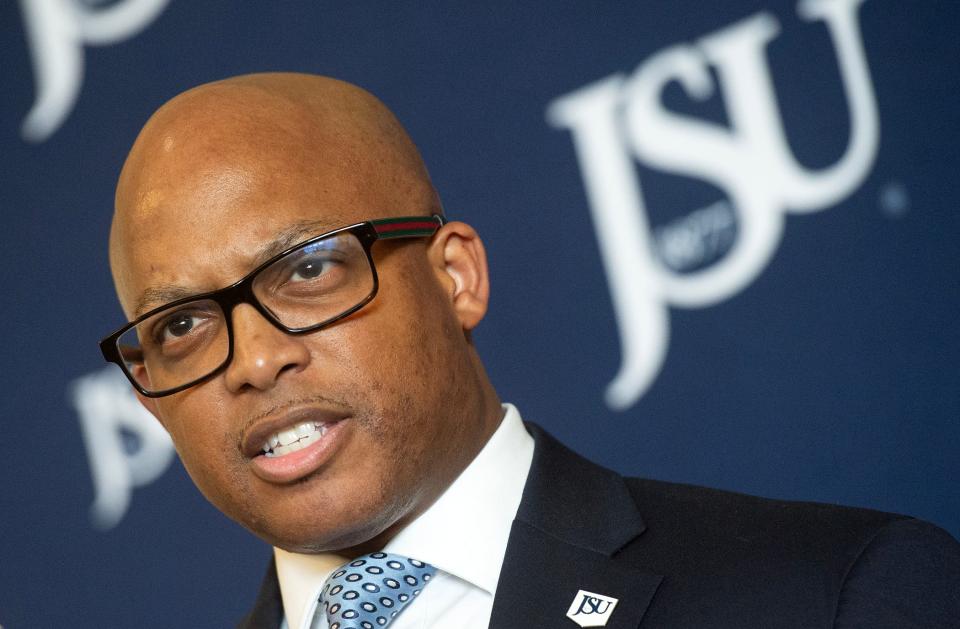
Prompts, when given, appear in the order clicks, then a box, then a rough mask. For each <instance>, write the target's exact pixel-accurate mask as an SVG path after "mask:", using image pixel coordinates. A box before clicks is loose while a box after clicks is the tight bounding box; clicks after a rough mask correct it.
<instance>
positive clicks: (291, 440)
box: [263, 422, 327, 457]
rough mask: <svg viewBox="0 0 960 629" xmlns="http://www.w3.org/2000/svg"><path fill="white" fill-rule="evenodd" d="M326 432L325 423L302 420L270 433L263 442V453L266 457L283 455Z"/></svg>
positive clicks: (312, 441) (318, 438)
mask: <svg viewBox="0 0 960 629" xmlns="http://www.w3.org/2000/svg"><path fill="white" fill-rule="evenodd" d="M326 432H327V425H326V424H321V423H319V422H302V423H299V424H297V425H296V426H294V427H293V428H288V429H286V430H281V431H279V432H276V433H274V434H272V435H270V438H269V439H267V440H266V441H265V442H264V444H263V453H264V454H265V455H266V456H268V457H275V456H283V455H285V454H290V453H291V452H296V451H297V450H302V449H303V448H306V447H307V446H308V445H310V444H312V443H314V442H316V441H319V440H320V438H321V437H323V435H324V434H326Z"/></svg>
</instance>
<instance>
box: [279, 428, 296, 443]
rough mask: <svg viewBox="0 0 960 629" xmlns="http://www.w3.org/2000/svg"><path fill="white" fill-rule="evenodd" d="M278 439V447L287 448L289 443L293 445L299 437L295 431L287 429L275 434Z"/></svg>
mask: <svg viewBox="0 0 960 629" xmlns="http://www.w3.org/2000/svg"><path fill="white" fill-rule="evenodd" d="M277 436H278V437H280V445H282V446H288V445H290V444H291V443H295V442H296V441H297V440H298V439H299V438H300V437H298V436H297V431H296V430H293V429H287V430H283V431H281V432H279V433H278V434H277Z"/></svg>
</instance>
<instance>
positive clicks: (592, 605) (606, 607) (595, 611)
mask: <svg viewBox="0 0 960 629" xmlns="http://www.w3.org/2000/svg"><path fill="white" fill-rule="evenodd" d="M618 601H619V599H616V598H612V597H610V596H604V595H603V594H596V593H594V592H587V591H586V590H580V591H579V592H577V595H576V596H575V597H573V603H571V604H570V609H569V610H567V618H569V619H570V620H572V621H573V622H575V623H577V624H578V625H580V626H581V627H603V626H606V624H607V621H608V620H610V614H612V613H613V608H614V607H616V606H617V602H618Z"/></svg>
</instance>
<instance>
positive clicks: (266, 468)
mask: <svg viewBox="0 0 960 629" xmlns="http://www.w3.org/2000/svg"><path fill="white" fill-rule="evenodd" d="M348 419H349V418H348V416H347V415H346V414H341V413H338V412H335V411H330V410H327V409H323V408H317V407H313V406H304V407H299V408H294V409H292V410H288V411H286V412H284V413H282V414H279V415H275V416H273V417H272V418H270V419H266V420H263V421H261V422H259V423H258V424H256V425H255V426H254V427H252V428H251V429H250V430H248V431H247V434H245V435H244V437H243V439H242V442H241V449H242V451H243V453H244V455H245V456H246V457H247V458H248V459H249V460H250V463H251V468H250V469H251V470H252V471H253V473H254V474H256V475H257V476H258V477H260V478H261V479H263V480H265V481H267V482H269V483H275V484H277V483H279V484H285V483H292V482H295V481H298V480H301V479H303V478H306V477H307V476H309V475H311V474H313V473H314V472H316V471H317V470H319V469H321V468H322V467H323V466H324V465H326V464H327V462H328V461H329V460H330V459H331V457H332V456H334V453H335V452H336V450H338V449H339V448H340V447H341V444H342V443H344V440H345V438H347V436H348V435H349V433H350V429H349V423H350V422H349V421H347V420H348Z"/></svg>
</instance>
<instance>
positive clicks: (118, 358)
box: [100, 214, 447, 398]
mask: <svg viewBox="0 0 960 629" xmlns="http://www.w3.org/2000/svg"><path fill="white" fill-rule="evenodd" d="M446 222H447V219H446V218H445V217H444V216H443V215H441V214H434V215H432V216H404V217H396V218H381V219H374V220H370V221H364V222H362V223H355V224H353V225H348V226H346V227H340V228H338V229H334V230H332V231H328V232H324V233H322V234H320V235H319V236H314V237H312V238H309V239H307V240H304V241H302V242H299V243H297V244H295V245H293V246H291V247H289V248H287V249H285V250H284V251H282V252H280V253H278V254H277V255H275V256H273V257H271V258H270V259H269V260H267V261H266V262H263V263H262V264H260V265H258V266H257V267H256V268H255V269H253V270H252V271H250V272H249V273H247V274H246V275H245V276H243V277H242V278H241V279H239V280H237V281H236V282H234V283H233V284H231V285H229V286H225V287H223V288H218V289H216V290H212V291H208V292H206V293H198V294H196V295H191V296H189V297H183V298H181V299H176V300H174V301H171V302H169V303H166V304H163V305H162V306H158V307H156V308H153V309H152V310H150V311H149V312H147V313H145V314H143V315H140V316H139V317H137V318H136V319H134V320H133V321H131V322H129V323H127V324H126V325H124V326H123V327H121V328H120V329H119V330H117V331H116V332H114V333H113V334H110V335H109V336H107V337H105V338H104V339H102V340H101V341H100V352H101V353H102V354H103V358H104V359H105V360H106V361H107V362H110V363H114V364H116V365H118V366H119V367H120V369H121V371H123V374H124V375H125V376H126V377H127V380H129V381H130V384H132V385H133V387H134V388H135V389H136V390H137V391H138V392H139V393H140V394H141V395H143V396H144V397H149V398H158V397H164V396H167V395H172V394H174V393H179V392H180V391H184V390H186V389H189V388H190V387H193V386H196V385H198V384H200V383H201V382H204V381H206V380H209V379H210V378H213V377H214V376H216V375H217V374H219V373H221V372H222V371H223V370H224V369H226V368H227V366H228V365H229V364H230V362H231V361H232V360H233V340H234V339H233V317H232V313H233V309H234V308H236V307H237V306H238V305H240V304H250V305H251V306H253V307H254V308H255V309H256V310H257V312H259V313H260V314H261V315H263V317H264V318H265V319H266V320H267V321H269V322H270V323H272V324H273V325H274V327H276V328H277V329H279V330H281V331H283V332H286V333H287V334H294V335H299V334H306V333H307V332H315V331H317V330H320V329H322V328H325V327H328V326H330V325H333V324H334V323H336V322H337V321H340V320H341V319H343V318H345V317H349V316H350V315H352V314H353V313H355V312H357V311H358V310H360V309H361V308H363V307H364V306H366V305H367V304H369V303H370V302H371V301H372V300H373V298H374V297H376V296H377V291H378V290H379V287H380V280H379V278H378V276H377V267H376V265H375V264H374V262H373V253H372V252H371V247H372V246H373V243H375V242H377V241H378V240H386V239H395V238H396V239H399V238H428V237H431V236H433V235H434V234H435V233H436V232H437V231H438V230H439V229H440V228H441V227H442V226H443V225H444V224H446ZM345 232H349V233H351V234H353V235H354V236H355V237H356V238H357V240H359V241H360V245H361V246H362V247H363V250H364V253H366V256H367V262H368V263H369V265H370V272H371V274H372V275H373V286H372V288H371V289H370V293H369V294H368V295H367V296H366V297H365V298H364V299H363V300H361V301H360V303H358V304H356V305H355V306H353V307H352V308H349V309H347V310H346V311H345V312H342V313H340V314H339V315H337V316H335V317H331V318H329V319H326V320H325V321H321V322H320V323H317V324H314V325H310V326H307V327H303V328H291V327H288V326H286V325H284V324H283V323H281V322H280V321H279V320H278V319H277V317H276V316H275V315H274V314H273V313H272V312H270V309H269V308H267V307H266V306H264V305H263V304H262V303H260V300H259V299H258V298H257V296H256V294H255V293H254V291H253V283H254V280H255V279H256V277H257V275H259V273H260V272H261V271H263V270H264V269H266V268H267V267H269V266H271V265H272V264H274V263H275V262H277V261H278V260H280V259H281V258H283V257H284V256H287V255H289V254H291V253H293V252H294V251H297V250H298V249H302V248H304V247H307V246H309V245H311V244H313V243H315V242H319V241H321V240H324V239H326V238H330V237H332V236H336V235H338V234H342V233H345ZM204 299H207V300H210V301H213V302H214V303H216V304H217V305H218V306H219V307H220V309H221V310H222V311H223V317H224V322H225V324H226V330H227V355H226V357H225V358H224V360H223V362H222V363H221V364H220V366H218V367H217V368H216V369H214V370H213V371H211V372H210V373H208V374H206V375H204V376H202V377H200V378H196V379H194V380H191V381H190V382H187V383H186V384H182V385H179V386H176V387H173V388H170V389H163V390H160V391H150V390H148V389H145V388H144V387H143V386H142V385H141V384H140V383H138V382H137V380H136V378H134V376H133V374H132V373H130V370H129V369H128V367H127V364H126V362H127V361H125V360H124V358H123V355H122V354H121V352H120V346H119V341H120V337H122V336H123V335H124V334H126V333H127V332H129V331H130V330H131V329H132V328H134V327H136V326H138V325H140V324H141V323H143V322H144V321H146V320H147V319H149V318H150V317H153V316H155V315H156V314H157V313H159V312H162V311H164V310H168V309H170V308H175V307H177V306H180V305H182V304H186V303H190V302H194V301H200V300H204Z"/></svg>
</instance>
